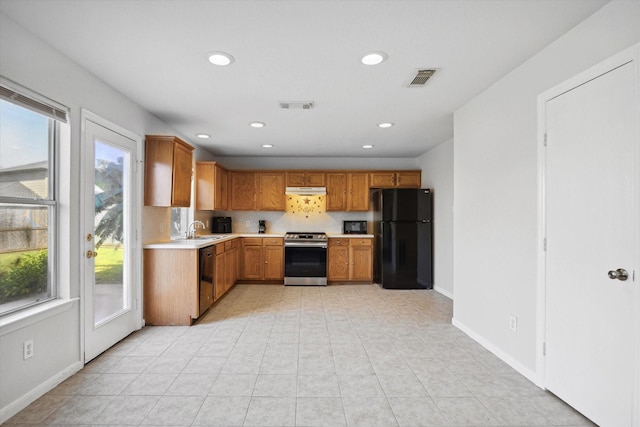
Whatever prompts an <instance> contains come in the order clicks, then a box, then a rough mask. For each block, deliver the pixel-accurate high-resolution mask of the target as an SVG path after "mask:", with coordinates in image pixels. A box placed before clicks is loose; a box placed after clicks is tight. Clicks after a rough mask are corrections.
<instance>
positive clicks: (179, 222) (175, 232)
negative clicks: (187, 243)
mask: <svg viewBox="0 0 640 427" xmlns="http://www.w3.org/2000/svg"><path fill="white" fill-rule="evenodd" d="M187 228H189V208H171V238H172V239H180V238H184V237H185V234H186V233H187Z"/></svg>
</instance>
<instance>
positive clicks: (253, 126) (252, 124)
mask: <svg viewBox="0 0 640 427" xmlns="http://www.w3.org/2000/svg"><path fill="white" fill-rule="evenodd" d="M249 126H251V127H252V128H263V127H265V126H266V125H265V124H264V123H262V122H251V123H249Z"/></svg>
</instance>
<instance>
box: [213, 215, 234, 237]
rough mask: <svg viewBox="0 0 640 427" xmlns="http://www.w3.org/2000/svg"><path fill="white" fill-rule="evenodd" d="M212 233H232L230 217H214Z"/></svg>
mask: <svg viewBox="0 0 640 427" xmlns="http://www.w3.org/2000/svg"><path fill="white" fill-rule="evenodd" d="M211 232H212V233H231V217H230V216H214V217H213V218H211Z"/></svg>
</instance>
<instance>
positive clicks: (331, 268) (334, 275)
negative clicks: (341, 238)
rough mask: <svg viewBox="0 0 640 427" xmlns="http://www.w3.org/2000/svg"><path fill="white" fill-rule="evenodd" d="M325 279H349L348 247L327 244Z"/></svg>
mask: <svg viewBox="0 0 640 427" xmlns="http://www.w3.org/2000/svg"><path fill="white" fill-rule="evenodd" d="M328 255H329V256H328V258H329V259H328V261H327V280H349V247H348V246H329V251H328Z"/></svg>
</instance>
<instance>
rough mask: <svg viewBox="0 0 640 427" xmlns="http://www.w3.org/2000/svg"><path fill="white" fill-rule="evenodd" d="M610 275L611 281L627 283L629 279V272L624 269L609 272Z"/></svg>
mask: <svg viewBox="0 0 640 427" xmlns="http://www.w3.org/2000/svg"><path fill="white" fill-rule="evenodd" d="M607 274H608V275H609V279H611V280H616V279H618V280H621V281H623V282H624V281H625V280H627V279H628V278H629V273H627V270H625V269H624V268H619V269H617V270H609V273H607Z"/></svg>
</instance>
